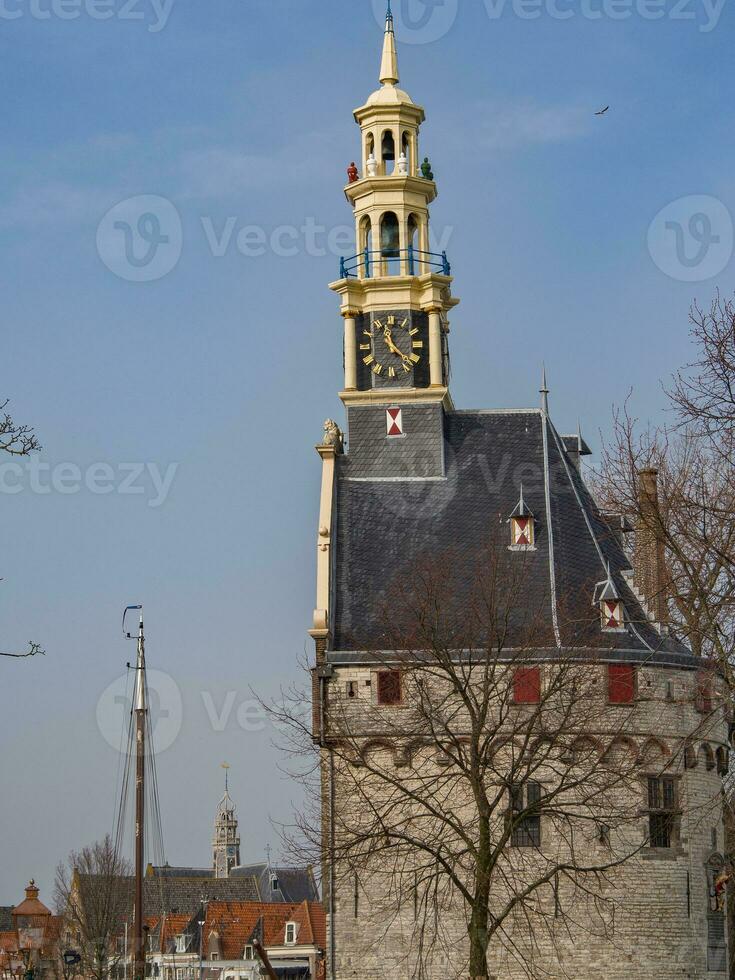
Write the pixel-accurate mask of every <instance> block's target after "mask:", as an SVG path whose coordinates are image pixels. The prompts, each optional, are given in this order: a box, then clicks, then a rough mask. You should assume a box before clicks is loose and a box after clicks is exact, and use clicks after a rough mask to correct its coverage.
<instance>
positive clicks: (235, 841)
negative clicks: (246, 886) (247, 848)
mask: <svg viewBox="0 0 735 980" xmlns="http://www.w3.org/2000/svg"><path fill="white" fill-rule="evenodd" d="M222 768H223V769H224V770H225V795H224V796H223V797H222V799H221V800H220V801H219V804H218V806H217V815H216V816H215V819H214V840H213V841H212V865H213V868H214V876H215V878H229V876H230V871H232V869H233V868H236V867H237V866H238V865H239V864H240V835H239V834H238V832H237V817H236V816H235V804H234V803H233V802H232V799H231V798H230V792H229V779H228V770H229V768H230V767H229V766H228V765H227V763H226V762H224V763H223V764H222Z"/></svg>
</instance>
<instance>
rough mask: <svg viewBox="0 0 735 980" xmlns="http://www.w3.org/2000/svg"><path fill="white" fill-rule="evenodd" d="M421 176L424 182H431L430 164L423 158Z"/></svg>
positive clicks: (431, 171)
mask: <svg viewBox="0 0 735 980" xmlns="http://www.w3.org/2000/svg"><path fill="white" fill-rule="evenodd" d="M421 176H422V177H423V178H424V179H425V180H433V179H434V172H433V170H432V169H431V164H430V163H429V158H428V157H424V162H423V163H422V164H421Z"/></svg>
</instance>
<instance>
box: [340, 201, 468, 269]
mask: <svg viewBox="0 0 735 980" xmlns="http://www.w3.org/2000/svg"><path fill="white" fill-rule="evenodd" d="M374 224H375V226H376V227H374ZM428 237H429V235H428V220H427V219H426V217H425V216H424V215H421V214H420V213H419V214H414V213H412V212H411V213H408V214H407V215H403V216H401V217H399V215H398V214H397V213H396V212H395V211H391V210H387V211H384V212H382V213H381V214H380V215H379V216H376V217H375V218H373V217H372V216H371V215H369V214H366V215H363V217H362V218H361V219H360V221H359V223H358V243H359V251H358V252H357V253H356V254H355V255H350V256H347V257H342V258H341V259H340V263H339V277H340V279H350V278H352V279H376V278H382V277H386V276H423V275H426V274H427V273H432V272H433V273H439V274H440V275H443V276H450V275H451V266H450V264H449V259H448V258H447V253H446V252H432V251H430V249H429V242H428ZM376 238H377V239H378V242H377V244H379V247H378V248H375V244H376Z"/></svg>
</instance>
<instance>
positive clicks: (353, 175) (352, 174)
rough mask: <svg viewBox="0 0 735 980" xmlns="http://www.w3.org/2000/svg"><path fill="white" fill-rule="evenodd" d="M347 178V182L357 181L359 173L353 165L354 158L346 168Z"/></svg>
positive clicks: (353, 182)
mask: <svg viewBox="0 0 735 980" xmlns="http://www.w3.org/2000/svg"><path fill="white" fill-rule="evenodd" d="M347 179H348V180H349V182H350V183H351V184H355V183H357V181H358V180H359V179H360V173H359V171H358V169H357V167H356V166H355V161H354V160H353V161H352V163H351V164H350V165H349V167H348V168H347Z"/></svg>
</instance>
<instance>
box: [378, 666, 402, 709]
mask: <svg viewBox="0 0 735 980" xmlns="http://www.w3.org/2000/svg"><path fill="white" fill-rule="evenodd" d="M400 703H401V675H400V673H399V672H398V671H397V670H379V671H378V704H400Z"/></svg>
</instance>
